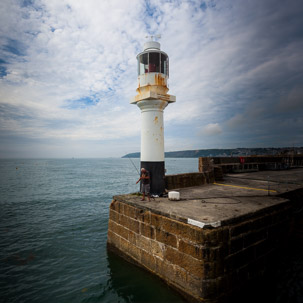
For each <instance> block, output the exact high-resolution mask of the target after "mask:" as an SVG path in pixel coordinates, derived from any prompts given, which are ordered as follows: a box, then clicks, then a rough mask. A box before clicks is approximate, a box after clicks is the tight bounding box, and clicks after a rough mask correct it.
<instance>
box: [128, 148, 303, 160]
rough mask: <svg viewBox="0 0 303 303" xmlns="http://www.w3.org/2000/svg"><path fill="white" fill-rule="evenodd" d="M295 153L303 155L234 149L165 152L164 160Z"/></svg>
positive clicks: (136, 155)
mask: <svg viewBox="0 0 303 303" xmlns="http://www.w3.org/2000/svg"><path fill="white" fill-rule="evenodd" d="M290 151H295V153H303V148H302V147H283V148H278V147H274V148H234V149H197V150H181V151H173V152H166V153H165V158H198V157H228V156H234V157H235V156H250V155H277V154H282V153H287V152H290ZM122 158H140V153H130V154H127V155H125V156H123V157H122Z"/></svg>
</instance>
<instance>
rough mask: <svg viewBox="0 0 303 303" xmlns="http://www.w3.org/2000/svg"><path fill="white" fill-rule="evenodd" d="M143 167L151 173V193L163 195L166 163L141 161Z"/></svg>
mask: <svg viewBox="0 0 303 303" xmlns="http://www.w3.org/2000/svg"><path fill="white" fill-rule="evenodd" d="M141 168H145V169H146V170H148V171H149V173H150V193H151V195H158V196H160V195H162V194H163V193H164V191H165V179H164V178H165V164H164V161H162V162H149V161H141Z"/></svg>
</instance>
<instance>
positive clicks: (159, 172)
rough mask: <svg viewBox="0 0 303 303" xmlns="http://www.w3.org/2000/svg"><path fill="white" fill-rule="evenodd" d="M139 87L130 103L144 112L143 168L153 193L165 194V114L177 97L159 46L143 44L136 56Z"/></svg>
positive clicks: (153, 43) (142, 118) (142, 132)
mask: <svg viewBox="0 0 303 303" xmlns="http://www.w3.org/2000/svg"><path fill="white" fill-rule="evenodd" d="M137 62H138V88H137V95H136V96H135V97H134V98H133V99H132V100H131V104H136V105H137V106H138V107H139V108H140V110H141V159H140V161H141V168H143V167H144V168H145V169H147V170H148V171H149V172H150V178H151V182H150V192H151V194H153V195H162V194H163V192H164V190H165V180H164V177H165V162H164V123H163V112H164V109H165V108H166V106H167V105H168V104H169V103H172V102H175V101H176V97H175V96H172V95H169V94H167V92H168V87H167V83H168V77H169V63H168V62H169V60H168V55H167V54H166V53H165V52H163V51H161V50H160V43H159V42H157V41H153V40H151V41H148V42H146V43H144V49H143V52H141V53H139V54H138V55H137Z"/></svg>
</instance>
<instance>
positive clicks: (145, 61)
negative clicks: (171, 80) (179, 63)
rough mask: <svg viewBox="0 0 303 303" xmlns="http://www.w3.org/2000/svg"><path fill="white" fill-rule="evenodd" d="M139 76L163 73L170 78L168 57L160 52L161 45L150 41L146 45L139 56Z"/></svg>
mask: <svg viewBox="0 0 303 303" xmlns="http://www.w3.org/2000/svg"><path fill="white" fill-rule="evenodd" d="M137 60H138V76H140V75H143V74H147V73H161V74H164V75H166V76H167V77H168V76H169V73H168V56H167V54H166V53H165V52H162V51H161V50H160V43H159V42H156V41H149V42H146V43H145V44H144V51H143V52H142V53H140V54H139V55H138V56H137Z"/></svg>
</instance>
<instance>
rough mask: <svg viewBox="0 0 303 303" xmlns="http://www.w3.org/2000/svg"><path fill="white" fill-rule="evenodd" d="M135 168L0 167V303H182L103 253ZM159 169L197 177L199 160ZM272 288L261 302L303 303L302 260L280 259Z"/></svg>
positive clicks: (82, 164)
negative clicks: (115, 207) (114, 206)
mask: <svg viewBox="0 0 303 303" xmlns="http://www.w3.org/2000/svg"><path fill="white" fill-rule="evenodd" d="M139 166H140V164H139V159H128V158H107V159H13V160H0V302H16V303H17V302H18V303H19V302H39V303H40V302H75V303H77V302H83V303H84V302H87V303H88V302H92V303H94V302H121V303H126V302H127V303H132V302H133V303H135V302H140V303H141V302H176V303H178V302H185V300H184V299H183V298H182V297H181V296H180V295H179V294H178V293H176V292H175V291H174V290H172V289H171V288H169V287H168V286H167V285H166V284H165V283H163V282H162V281H161V280H160V279H158V278H157V277H155V276H153V275H151V274H149V273H147V272H145V271H144V270H142V269H141V268H138V267H136V266H134V265H132V264H129V263H128V262H126V261H124V260H123V259H121V258H120V257H118V256H116V255H114V254H113V253H110V252H108V251H107V249H106V241H107V224H108V216H109V205H110V203H111V201H112V197H113V196H114V195H118V194H124V193H133V192H137V191H138V190H139V188H138V185H136V184H135V183H136V181H137V179H138V172H137V169H138V168H139ZM165 166H166V170H167V172H166V173H167V174H176V173H186V172H197V171H198V159H196V158H194V159H191V158H190V159H184V158H181V159H180V158H179V159H173V158H168V159H166V164H165ZM274 280H275V281H277V282H276V283H275V287H274V288H273V289H274V291H272V293H271V294H270V296H269V299H267V302H276V303H286V302H296V303H297V302H303V301H302V298H303V258H302V254H301V253H300V252H295V253H291V254H289V255H287V256H281V263H280V264H279V271H278V275H277V276H276V277H275V279H274ZM260 296H261V295H260ZM259 301H261V300H259ZM261 302H262V301H261Z"/></svg>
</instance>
